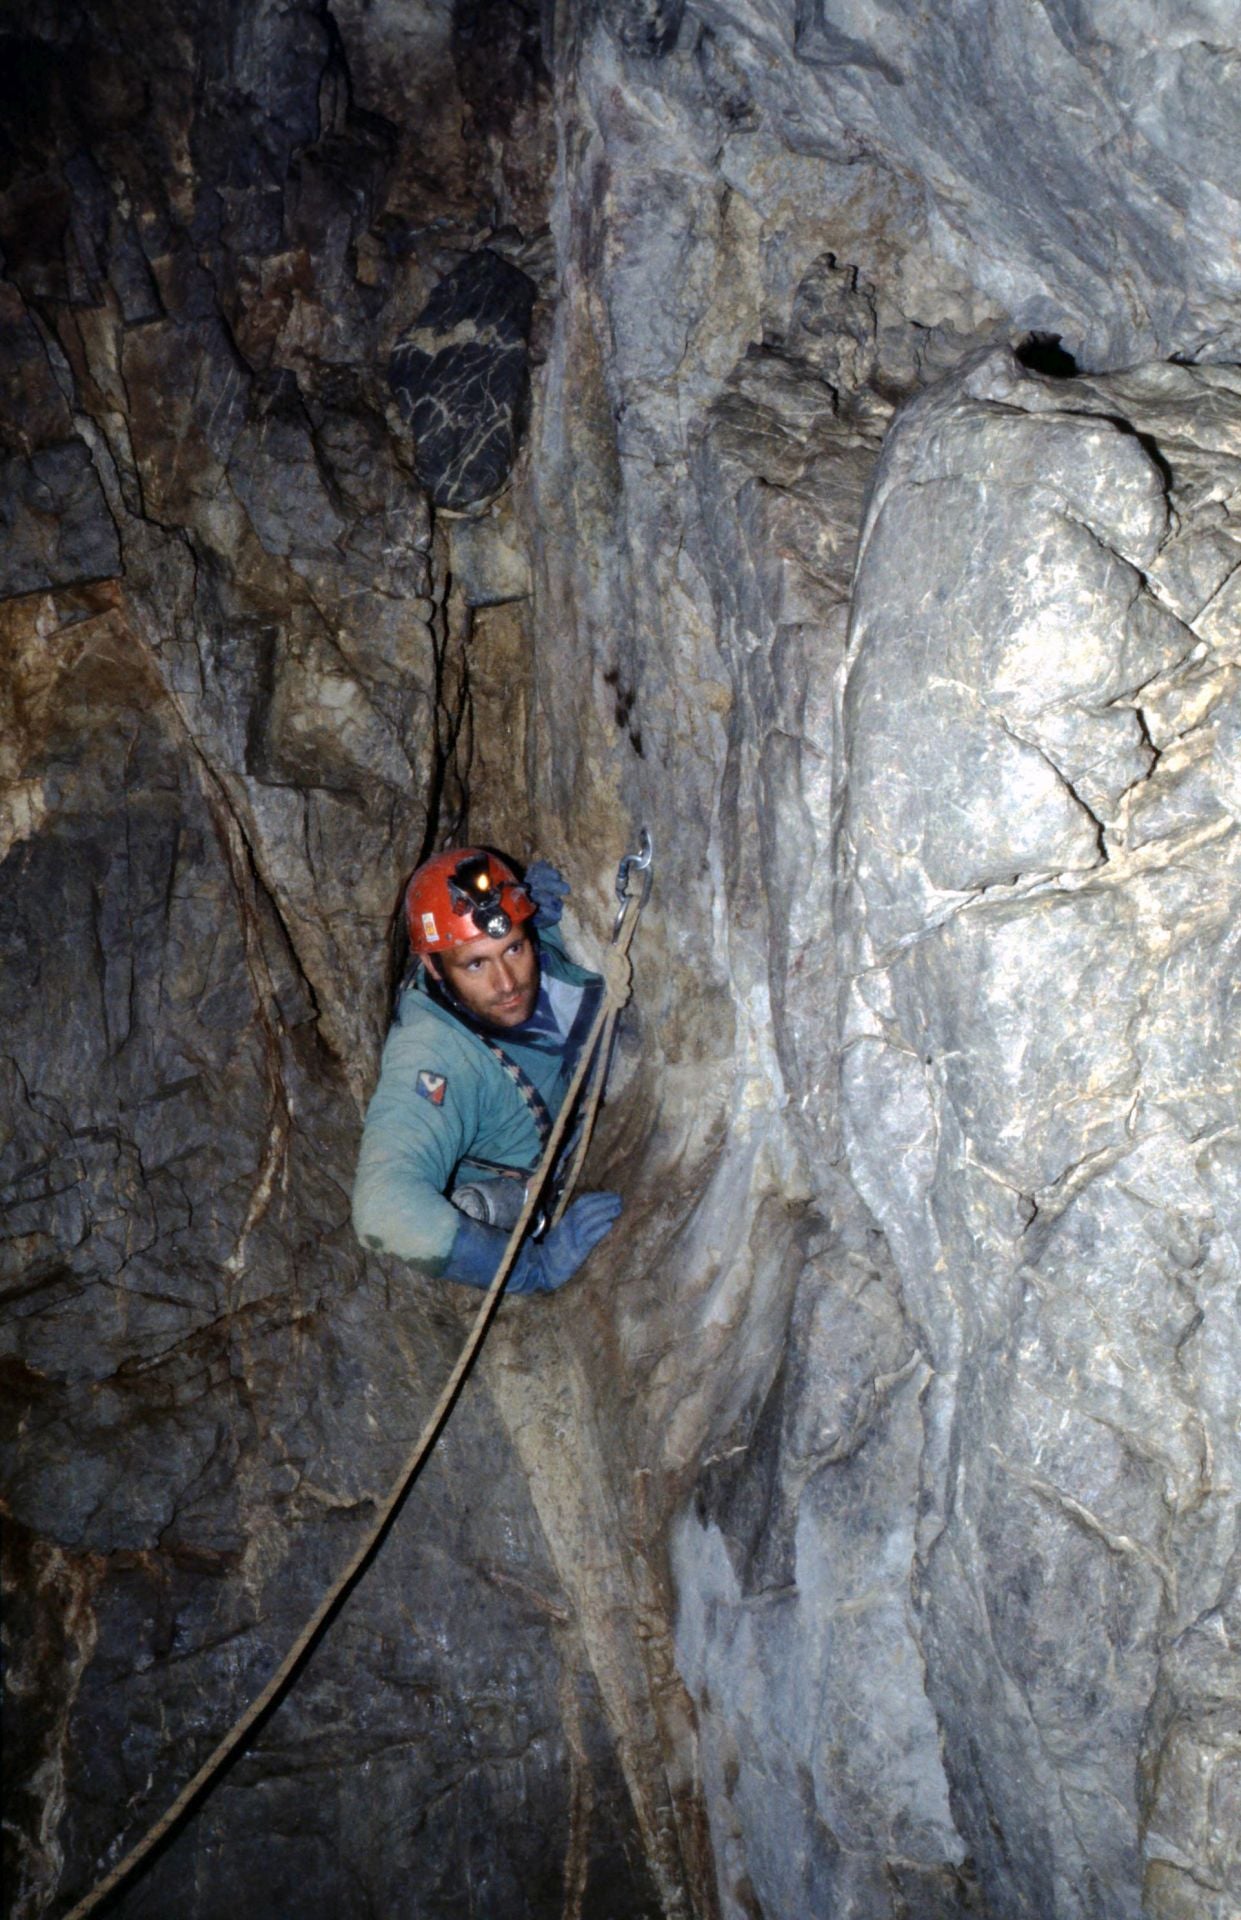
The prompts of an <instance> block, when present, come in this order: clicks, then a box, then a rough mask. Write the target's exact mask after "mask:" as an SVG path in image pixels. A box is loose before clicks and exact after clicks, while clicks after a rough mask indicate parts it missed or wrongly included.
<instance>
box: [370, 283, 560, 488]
mask: <svg viewBox="0 0 1241 1920" xmlns="http://www.w3.org/2000/svg"><path fill="white" fill-rule="evenodd" d="M535 292H536V289H535V286H534V282H533V281H532V280H530V279H529V277H528V276H527V275H526V274H524V273H522V272H521V270H520V269H519V268H518V267H514V266H511V265H510V264H509V262H508V261H507V260H502V259H501V258H500V256H499V255H498V254H495V253H492V252H491V251H490V250H489V249H487V248H484V249H483V250H482V251H481V252H480V253H474V254H471V255H470V256H469V258H468V259H466V260H463V261H462V263H461V265H460V266H459V267H458V268H457V269H456V270H455V272H453V273H450V274H449V275H448V276H447V278H446V279H444V280H441V281H440V284H439V285H438V286H437V287H436V289H435V291H434V292H433V293H432V295H431V298H430V299H429V300H428V302H427V304H426V306H425V307H424V308H423V310H422V312H421V313H420V314H419V316H418V318H417V320H416V321H415V322H414V325H413V327H412V328H411V329H410V331H409V332H408V333H407V334H406V335H405V336H404V338H403V339H402V340H401V341H400V342H399V344H398V345H397V347H396V349H395V351H394V353H393V355H392V365H391V368H390V370H389V379H390V380H391V383H392V390H393V392H394V393H395V394H396V396H397V399H398V401H399V403H400V407H401V411H402V414H403V415H404V417H405V419H406V420H407V421H408V422H409V425H410V428H411V429H412V432H413V435H414V471H415V473H416V474H417V476H418V479H419V481H420V482H421V484H422V485H423V486H424V487H425V488H426V490H427V493H428V494H429V495H430V497H431V499H432V500H433V501H434V503H435V505H436V506H437V507H452V508H455V509H456V510H457V511H464V510H465V509H467V508H471V507H481V506H484V505H485V504H486V503H487V501H488V500H490V499H492V498H493V497H494V496H495V494H497V493H498V492H499V491H500V488H501V487H502V486H503V485H504V483H505V481H506V480H507V479H508V476H509V472H510V470H511V468H512V464H513V459H514V456H515V454H516V451H517V442H518V437H519V435H520V433H521V429H522V425H523V423H524V418H525V411H526V403H527V395H528V390H529V368H528V364H527V355H526V349H527V344H528V342H529V338H530V314H531V310H532V308H533V305H534V298H535Z"/></svg>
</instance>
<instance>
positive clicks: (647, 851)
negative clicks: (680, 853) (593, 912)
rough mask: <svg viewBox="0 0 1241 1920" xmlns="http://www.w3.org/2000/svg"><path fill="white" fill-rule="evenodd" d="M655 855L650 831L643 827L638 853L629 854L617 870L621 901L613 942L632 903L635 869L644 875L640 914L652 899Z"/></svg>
mask: <svg viewBox="0 0 1241 1920" xmlns="http://www.w3.org/2000/svg"><path fill="white" fill-rule="evenodd" d="M654 855H655V847H654V843H653V841H652V840H651V835H650V829H649V828H647V827H643V828H642V830H641V833H640V834H639V836H638V851H637V852H636V853H627V854H626V855H625V857H624V859H623V860H622V861H621V863H620V865H619V866H618V867H617V869H616V898H617V899H618V900H619V901H620V911H619V913H618V914H617V916H616V925H615V926H614V927H613V928H612V938H613V940H615V938H616V936H617V934H618V933H619V932H620V929H621V922H622V920H623V919H624V918H625V909H626V908H627V907H628V905H629V901H630V893H629V876H630V874H631V873H632V872H634V871H635V869H636V870H637V872H639V873H640V874H641V875H642V892H641V895H640V897H639V898H638V911H639V913H640V912H641V911H642V909H643V907H644V906H645V905H646V903H647V900H648V899H649V898H650V892H651V861H652V860H653V858H654Z"/></svg>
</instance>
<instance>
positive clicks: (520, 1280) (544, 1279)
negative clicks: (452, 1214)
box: [444, 1193, 622, 1293]
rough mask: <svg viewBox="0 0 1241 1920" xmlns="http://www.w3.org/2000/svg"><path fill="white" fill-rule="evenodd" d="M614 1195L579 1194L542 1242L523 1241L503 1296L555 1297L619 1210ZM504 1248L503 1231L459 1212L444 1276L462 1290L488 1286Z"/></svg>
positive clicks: (601, 1237)
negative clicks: (464, 1287) (532, 1295)
mask: <svg viewBox="0 0 1241 1920" xmlns="http://www.w3.org/2000/svg"><path fill="white" fill-rule="evenodd" d="M621 1204H622V1203H621V1197H620V1195H619V1193H584V1194H583V1195H582V1196H581V1198H580V1199H578V1200H574V1201H571V1202H570V1204H569V1206H568V1207H567V1208H566V1209H565V1216H564V1219H563V1220H562V1221H561V1222H560V1224H559V1226H556V1227H553V1228H552V1230H551V1232H550V1233H549V1234H548V1235H547V1238H546V1239H545V1240H527V1241H526V1242H525V1244H524V1246H523V1247H522V1249H521V1252H520V1253H519V1254H518V1256H517V1258H516V1260H515V1261H514V1262H513V1267H512V1271H511V1273H510V1274H509V1277H508V1288H507V1291H508V1292H509V1293H555V1291H556V1289H557V1287H563V1285H564V1283H565V1281H566V1280H571V1279H572V1278H573V1275H574V1274H575V1273H576V1272H577V1270H578V1268H579V1267H580V1266H581V1264H582V1262H583V1261H584V1260H585V1258H586V1256H587V1254H588V1253H589V1252H590V1250H591V1248H592V1247H596V1246H598V1244H599V1242H600V1240H602V1239H603V1237H604V1235H605V1234H606V1233H607V1232H609V1231H610V1229H611V1226H612V1222H613V1221H614V1220H615V1219H616V1216H617V1214H618V1213H619V1212H620V1210H621ZM507 1244H508V1235H507V1234H506V1233H505V1231H504V1229H503V1227H484V1226H482V1225H480V1223H479V1222H478V1221H477V1220H471V1219H470V1218H469V1217H468V1215H466V1214H464V1213H463V1214H462V1216H461V1222H460V1225H459V1226H458V1228H457V1237H456V1239H455V1240H454V1241H453V1243H452V1252H451V1253H450V1255H449V1257H448V1265H447V1267H446V1269H445V1272H444V1278H445V1279H446V1280H459V1281H460V1282H461V1283H462V1285H464V1286H467V1287H489V1286H490V1285H491V1282H492V1281H493V1280H494V1279H495V1274H496V1268H497V1267H498V1266H499V1264H500V1257H501V1255H502V1254H503V1252H504V1249H505V1247H506V1246H507Z"/></svg>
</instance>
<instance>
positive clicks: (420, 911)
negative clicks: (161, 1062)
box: [353, 847, 621, 1293]
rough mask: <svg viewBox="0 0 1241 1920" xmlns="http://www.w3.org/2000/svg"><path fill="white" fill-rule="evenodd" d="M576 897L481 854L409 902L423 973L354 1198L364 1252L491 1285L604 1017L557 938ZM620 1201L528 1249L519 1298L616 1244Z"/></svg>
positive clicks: (546, 871) (444, 860)
mask: <svg viewBox="0 0 1241 1920" xmlns="http://www.w3.org/2000/svg"><path fill="white" fill-rule="evenodd" d="M568 891H569V889H568V887H567V885H566V884H565V881H564V879H563V877H562V876H561V875H560V874H559V873H558V872H557V870H556V868H555V867H553V866H551V865H549V864H548V863H547V862H546V861H536V862H535V863H534V864H533V865H532V866H531V867H530V868H529V870H528V872H527V874H526V878H525V881H524V883H523V882H521V881H519V880H518V878H517V875H516V874H515V873H514V871H513V870H512V868H511V867H509V866H508V865H507V864H506V863H505V862H504V861H503V860H501V859H499V858H498V857H497V856H496V855H495V854H492V853H488V852H487V851H485V850H484V849H483V848H480V847H462V848H456V849H453V850H450V851H449V852H447V853H440V854H436V855H435V856H434V858H432V859H430V860H427V861H425V862H424V863H423V865H422V866H420V867H419V868H418V869H417V871H416V872H415V874H414V875H413V878H412V879H411V880H410V882H409V886H408V887H407V889H406V893H405V914H406V920H407V922H408V926H409V938H410V946H411V948H412V950H413V954H414V965H413V970H412V973H411V975H410V977H409V978H408V979H407V982H406V984H405V986H404V988H403V989H402V992H401V995H400V999H399V1001H398V1003H397V1013H396V1019H395V1021H394V1022H393V1025H392V1029H391V1031H390V1033H389V1035H388V1039H387V1043H386V1045H385V1047H384V1053H383V1063H382V1066H381V1068H380V1075H379V1085H378V1087H377V1088H376V1089H375V1095H374V1098H373V1099H372V1101H371V1104H370V1107H369V1109H368V1110H367V1115H366V1124H365V1127H364V1130H363V1134H362V1150H361V1153H360V1155H359V1158H358V1170H357V1175H356V1178H355V1181H354V1189H353V1223H354V1230H355V1232H356V1233H357V1235H358V1238H359V1239H360V1240H361V1241H362V1243H363V1245H365V1246H368V1247H374V1248H376V1249H377V1250H379V1251H380V1252H383V1253H393V1254H397V1255H398V1256H399V1257H400V1258H402V1259H404V1260H408V1261H409V1262H410V1263H411V1265H413V1266H415V1267H417V1268H418V1269H419V1270H420V1271H421V1272H423V1273H425V1274H428V1275H430V1276H432V1277H442V1278H444V1279H447V1280H457V1281H460V1282H461V1283H462V1284H463V1285H465V1286H471V1287H487V1286H489V1285H490V1283H491V1281H492V1279H493V1277H494V1276H495V1274H496V1271H497V1268H498V1266H499V1263H500V1259H501V1257H502V1255H503V1253H504V1249H505V1245H506V1242H507V1239H508V1229H509V1228H510V1227H512V1226H513V1224H514V1222H515V1221H516V1219H517V1216H518V1213H519V1212H520V1210H521V1205H522V1201H523V1198H524V1194H525V1182H526V1179H527V1177H528V1176H529V1174H530V1173H531V1172H532V1171H533V1169H534V1167H535V1164H536V1162H537V1161H538V1159H539V1156H540V1153H541V1151H542V1147H543V1143H544V1141H545V1140H546V1139H547V1137H548V1135H549V1133H550V1132H551V1129H552V1125H553V1122H554V1120H555V1118H556V1115H557V1113H558V1112H559V1109H560V1105H561V1103H562V1101H563V1099H564V1095H565V1091H566V1089H567V1087H568V1084H569V1081H570V1079H571V1077H572V1073H573V1068H574V1064H575V1062H576V1060H577V1057H578V1054H579V1052H580V1049H581V1046H582V1043H583V1041H584V1039H585V1037H586V1035H587V1033H588V1032H589V1031H590V1028H591V1025H592V1022H593V1020H594V1015H595V1012H596V1009H597V1007H598V1005H599V1001H600V997H601V993H602V982H601V980H600V978H599V975H598V974H594V973H588V972H587V971H586V970H585V968H583V967H579V966H576V965H575V964H574V962H573V961H572V960H570V958H569V956H568V954H567V953H566V951H565V947H564V942H563V939H562V937H561V934H560V930H559V925H558V923H559V920H560V916H561V912H562V909H563V903H564V899H565V896H566V894H567V893H568ZM620 1208H621V1201H620V1196H619V1194H615V1193H588V1194H584V1195H583V1196H582V1197H581V1198H580V1199H578V1200H574V1201H573V1202H572V1204H571V1205H570V1206H569V1207H568V1208H567V1209H566V1211H565V1213H564V1216H563V1218H562V1219H561V1220H560V1221H559V1223H558V1224H557V1225H555V1226H553V1227H552V1228H551V1230H550V1231H549V1232H548V1233H547V1234H546V1236H545V1237H544V1238H543V1239H541V1240H540V1239H537V1238H528V1239H527V1240H526V1241H525V1242H524V1243H523V1245H522V1247H521V1250H520V1252H519V1253H518V1255H517V1257H516V1259H515V1261H514V1262H513V1266H512V1270H511V1273H510V1275H509V1280H508V1291H509V1292H510V1293H551V1292H553V1291H554V1290H555V1289H556V1288H557V1287H561V1286H563V1285H564V1283H565V1281H566V1280H569V1279H571V1278H572V1276H573V1275H574V1274H575V1273H576V1272H577V1270H578V1268H579V1267H580V1266H581V1264H582V1262H583V1261H584V1260H585V1258H586V1256H587V1254H588V1253H589V1252H590V1250H591V1248H592V1247H593V1246H595V1245H596V1244H597V1243H598V1242H599V1241H600V1240H602V1238H603V1236H604V1235H605V1234H606V1233H607V1232H608V1230H609V1228H610V1227H611V1225H612V1223H613V1221H614V1220H615V1219H616V1216H617V1214H618V1213H619V1212H620Z"/></svg>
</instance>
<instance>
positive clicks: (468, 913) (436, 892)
mask: <svg viewBox="0 0 1241 1920" xmlns="http://www.w3.org/2000/svg"><path fill="white" fill-rule="evenodd" d="M534 911H535V906H534V901H533V900H532V899H531V898H530V895H529V894H528V893H527V892H526V890H525V888H524V887H523V886H522V884H521V882H520V880H519V879H518V878H517V875H516V874H515V873H514V872H513V869H512V868H511V867H510V866H508V865H506V863H505V862H504V861H503V860H499V859H497V858H496V856H495V854H494V853H488V852H487V850H486V848H485V847H450V848H449V849H448V851H447V852H446V853H436V854H433V855H432V857H431V858H430V859H429V860H424V861H423V863H422V865H421V866H420V867H417V868H415V870H414V873H413V876H412V878H411V879H410V883H409V885H408V886H407V887H406V889H405V918H406V921H407V922H408V924H409V944H410V946H411V947H412V948H413V950H414V952H415V953H442V952H443V950H444V948H445V947H460V946H464V945H465V943H466V941H467V940H478V939H481V938H482V936H483V935H484V934H486V935H488V936H489V937H490V938H491V939H492V940H503V938H504V936H505V934H506V933H508V931H509V929H510V928H511V927H512V925H513V923H514V921H518V920H528V919H529V918H530V916H531V914H532V913H533V912H534Z"/></svg>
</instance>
